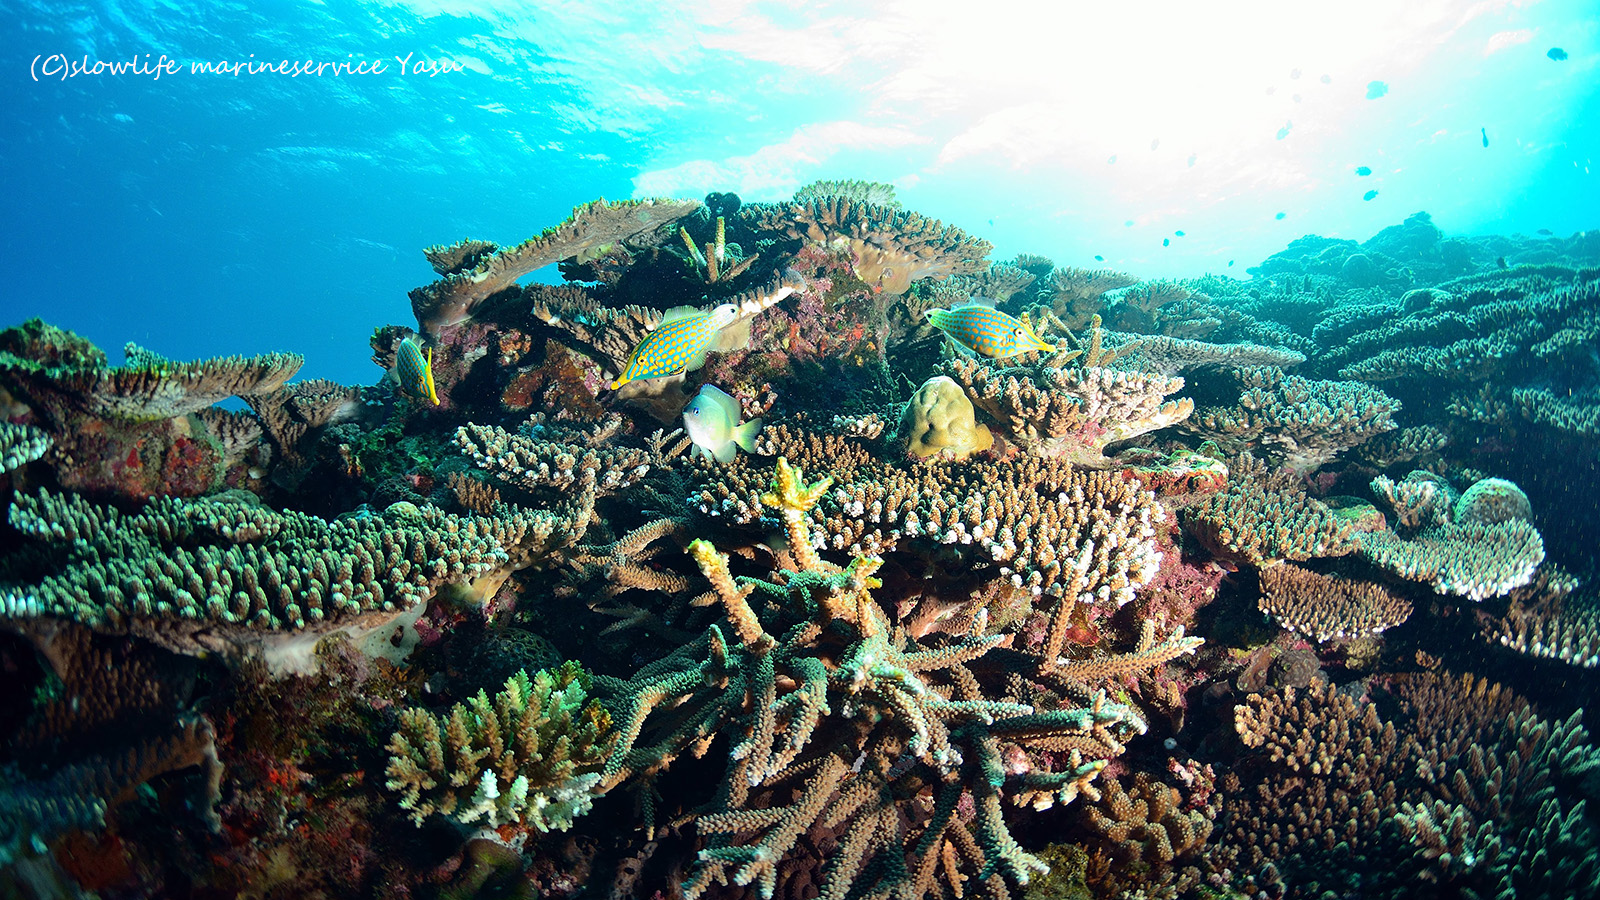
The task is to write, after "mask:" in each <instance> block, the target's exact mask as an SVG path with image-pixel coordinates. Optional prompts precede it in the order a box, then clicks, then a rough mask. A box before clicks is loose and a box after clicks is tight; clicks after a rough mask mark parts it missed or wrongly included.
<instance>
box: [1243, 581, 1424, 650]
mask: <svg viewBox="0 0 1600 900" xmlns="http://www.w3.org/2000/svg"><path fill="white" fill-rule="evenodd" d="M1257 605H1258V606H1259V607H1260V609H1261V611H1262V612H1264V613H1266V614H1267V615H1269V616H1271V617H1273V618H1274V619H1276V620H1277V621H1278V624H1280V625H1282V626H1283V627H1285V628H1288V629H1290V630H1292V631H1298V632H1300V633H1301V634H1304V635H1306V636H1307V637H1309V638H1311V639H1312V640H1316V641H1328V640H1335V639H1348V638H1357V637H1361V636H1362V635H1366V634H1376V633H1378V632H1380V631H1383V630H1385V629H1387V628H1392V627H1394V626H1396V625H1399V624H1401V623H1403V622H1405V620H1406V619H1407V618H1408V617H1409V616H1410V615H1411V601H1409V600H1407V599H1406V598H1405V597H1403V596H1401V595H1399V594H1397V593H1395V592H1394V591H1392V590H1390V589H1389V588H1387V587H1385V586H1384V585H1382V584H1379V583H1378V582H1375V581H1362V580H1360V579H1357V578H1349V577H1346V576H1342V575H1323V574H1321V573H1320V572H1314V571H1312V570H1310V569H1306V568H1303V567H1301V566H1297V565H1294V564H1293V563H1284V564H1283V565H1279V566H1268V567H1267V568H1264V569H1262V570H1261V599H1260V600H1259V601H1258V603H1257Z"/></svg>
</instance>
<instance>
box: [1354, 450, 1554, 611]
mask: <svg viewBox="0 0 1600 900" xmlns="http://www.w3.org/2000/svg"><path fill="white" fill-rule="evenodd" d="M1492 481H1494V482H1498V484H1491V485H1489V486H1486V487H1485V488H1483V489H1480V490H1478V491H1477V492H1476V493H1474V492H1473V491H1472V490H1470V489H1469V491H1468V494H1464V495H1462V498H1461V499H1462V500H1467V501H1468V502H1467V503H1466V504H1465V505H1462V504H1460V503H1457V504H1456V506H1455V507H1454V508H1452V507H1451V506H1450V505H1449V504H1450V491H1449V486H1448V485H1447V484H1443V483H1442V482H1440V481H1438V480H1437V479H1436V477H1434V476H1431V475H1430V474H1428V473H1416V472H1414V473H1412V475H1411V476H1407V478H1406V480H1405V481H1403V482H1401V483H1400V484H1399V485H1396V484H1395V483H1394V482H1392V481H1390V480H1389V479H1388V478H1384V477H1382V476H1380V477H1379V478H1378V479H1376V480H1374V481H1373V489H1374V490H1375V491H1377V492H1378V493H1379V494H1380V495H1385V496H1386V497H1387V498H1390V499H1391V503H1393V505H1394V507H1395V510H1396V512H1397V514H1398V515H1399V518H1400V522H1401V524H1402V526H1403V527H1404V526H1408V525H1410V526H1414V527H1416V528H1419V529H1420V530H1418V531H1417V532H1416V534H1414V535H1412V536H1410V537H1406V536H1402V535H1401V534H1399V533H1396V532H1393V531H1387V530H1385V531H1373V532H1368V533H1365V534H1362V535H1359V537H1358V543H1359V545H1360V549H1361V555H1362V556H1364V557H1365V558H1367V559H1368V560H1370V561H1372V562H1373V563H1374V564H1376V565H1377V566H1379V567H1381V568H1383V569H1385V570H1387V571H1389V572H1391V573H1393V574H1395V575H1398V576H1400V577H1401V578H1405V579H1409V580H1411V581H1422V582H1427V583H1428V584H1429V586H1430V587H1432V588H1433V589H1434V590H1435V591H1437V592H1439V593H1441V594H1455V595H1458V596H1462V597H1466V598H1468V599H1471V600H1483V599H1484V598H1486V597H1498V596H1501V595H1503V594H1505V593H1506V592H1508V591H1510V590H1511V589H1512V588H1516V587H1520V586H1522V585H1524V584H1527V583H1528V582H1529V580H1530V579H1532V578H1533V573H1534V572H1535V571H1536V570H1537V569H1538V568H1539V564H1540V563H1541V562H1543V561H1544V540H1543V539H1542V538H1541V537H1540V535H1539V531H1538V529H1536V528H1534V527H1533V524H1532V523H1531V522H1529V521H1528V520H1527V519H1525V518H1521V517H1520V514H1521V512H1522V511H1524V510H1526V509H1527V498H1526V497H1525V496H1522V497H1520V499H1518V497H1519V496H1520V495H1521V491H1520V490H1517V489H1516V485H1512V484H1510V482H1505V481H1501V480H1500V479H1492ZM1504 485H1510V488H1511V491H1515V492H1516V494H1515V495H1513V494H1511V491H1508V490H1507V489H1506V488H1505V487H1504ZM1469 495H1472V496H1471V497H1470V498H1469ZM1508 509H1509V510H1511V512H1510V513H1508V512H1507V510H1508Z"/></svg>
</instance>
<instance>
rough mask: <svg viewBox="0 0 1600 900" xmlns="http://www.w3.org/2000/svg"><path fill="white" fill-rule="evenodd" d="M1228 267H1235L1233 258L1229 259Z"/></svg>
mask: <svg viewBox="0 0 1600 900" xmlns="http://www.w3.org/2000/svg"><path fill="white" fill-rule="evenodd" d="M1228 268H1230V269H1231V268H1233V260H1231V259H1230V260H1228Z"/></svg>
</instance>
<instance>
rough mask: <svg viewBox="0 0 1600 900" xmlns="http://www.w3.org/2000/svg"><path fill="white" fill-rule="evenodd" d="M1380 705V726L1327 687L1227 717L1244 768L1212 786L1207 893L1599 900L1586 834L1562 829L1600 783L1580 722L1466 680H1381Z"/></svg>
mask: <svg viewBox="0 0 1600 900" xmlns="http://www.w3.org/2000/svg"><path fill="white" fill-rule="evenodd" d="M1385 693H1387V694H1388V695H1389V697H1390V698H1392V700H1393V701H1394V703H1395V705H1396V707H1397V709H1396V713H1395V714H1394V715H1393V716H1391V717H1389V719H1388V721H1385V719H1384V717H1380V715H1379V713H1378V706H1377V705H1376V704H1373V703H1371V702H1367V703H1362V702H1360V701H1357V700H1355V699H1352V698H1351V697H1350V696H1348V695H1346V694H1344V693H1341V692H1339V691H1337V690H1335V689H1334V688H1333V687H1332V686H1331V685H1329V684H1327V683H1326V682H1314V683H1312V684H1311V685H1310V686H1308V687H1307V688H1305V689H1304V690H1303V691H1296V690H1295V689H1293V688H1290V689H1286V690H1285V691H1284V692H1283V693H1282V694H1281V695H1271V696H1266V695H1252V696H1251V697H1250V698H1248V700H1247V702H1246V703H1245V704H1243V705H1240V706H1238V707H1236V708H1235V724H1236V727H1237V730H1238V733H1239V735H1240V739H1241V741H1242V742H1243V743H1244V745H1245V746H1246V747H1247V748H1251V749H1252V750H1254V751H1255V752H1254V753H1253V754H1252V755H1251V756H1250V757H1248V758H1247V759H1246V760H1244V761H1241V764H1240V766H1239V767H1237V768H1236V771H1235V773H1234V774H1232V775H1229V776H1226V777H1225V778H1224V779H1223V780H1222V784H1221V786H1222V789H1223V792H1224V793H1225V794H1226V796H1227V798H1228V799H1227V801H1226V803H1225V806H1224V812H1223V816H1222V827H1221V828H1220V829H1219V839H1217V840H1216V841H1214V849H1213V851H1212V853H1211V854H1210V855H1209V858H1208V864H1209V865H1210V867H1211V868H1212V870H1213V873H1214V877H1216V878H1217V880H1218V881H1219V882H1223V883H1227V882H1231V883H1232V885H1233V886H1234V887H1236V888H1238V889H1241V890H1245V891H1247V892H1249V893H1250V894H1252V895H1257V896H1262V895H1264V896H1267V897H1288V898H1314V897H1323V896H1327V894H1326V893H1325V892H1333V893H1334V894H1336V895H1337V894H1342V893H1346V892H1349V891H1353V890H1358V891H1359V892H1360V893H1361V895H1362V896H1366V897H1374V898H1395V900H1399V898H1402V897H1409V898H1424V900H1431V898H1443V897H1459V896H1480V897H1487V896H1495V897H1517V898H1522V900H1526V898H1550V900H1554V898H1558V897H1560V898H1575V900H1576V898H1589V897H1594V896H1597V895H1600V834H1597V832H1596V830H1595V829H1594V827H1593V826H1592V825H1590V824H1589V823H1588V822H1587V821H1586V820H1585V818H1584V816H1583V814H1582V813H1581V812H1578V813H1576V814H1574V813H1573V810H1575V809H1581V807H1582V805H1583V802H1584V801H1583V800H1582V799H1581V798H1580V797H1579V796H1578V791H1577V790H1576V789H1575V788H1576V787H1577V786H1578V785H1579V784H1580V783H1582V782H1583V780H1584V779H1585V778H1588V777H1592V776H1593V775H1594V773H1595V772H1596V771H1600V753H1597V751H1596V750H1595V749H1594V748H1593V747H1592V746H1590V745H1589V742H1588V733H1587V732H1586V731H1585V730H1584V728H1583V726H1582V724H1581V716H1580V715H1579V714H1574V715H1573V716H1571V717H1570V718H1568V719H1567V720H1566V721H1564V722H1563V721H1560V720H1555V721H1551V720H1547V719H1544V718H1541V717H1540V716H1539V715H1537V714H1536V713H1535V711H1534V710H1533V708H1532V707H1531V706H1530V705H1529V704H1528V703H1527V701H1525V700H1523V699H1522V698H1520V697H1518V696H1516V695H1515V694H1513V693H1512V692H1511V691H1509V690H1507V689H1505V688H1503V687H1501V686H1500V685H1497V684H1492V683H1490V682H1488V681H1485V680H1482V679H1479V678H1476V677H1474V676H1471V675H1466V676H1460V677H1455V676H1444V675H1433V674H1425V675H1414V676H1394V677H1392V678H1390V679H1388V681H1387V685H1386V687H1385ZM1396 722H1403V723H1406V724H1407V726H1408V727H1407V728H1406V729H1405V731H1401V730H1399V729H1397V728H1396V725H1395V723H1396Z"/></svg>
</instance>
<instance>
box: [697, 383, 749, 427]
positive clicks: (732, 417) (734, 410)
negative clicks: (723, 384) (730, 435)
mask: <svg viewBox="0 0 1600 900" xmlns="http://www.w3.org/2000/svg"><path fill="white" fill-rule="evenodd" d="M700 394H701V396H703V397H705V398H706V399H707V400H710V401H711V402H712V403H715V404H716V405H717V406H718V407H720V408H721V409H722V411H723V412H724V413H726V414H727V416H728V424H729V425H733V424H737V423H738V421H739V416H740V415H742V414H743V413H744V409H742V408H741V407H740V406H739V401H737V400H735V399H733V398H732V397H730V396H728V392H727V391H724V390H723V389H722V388H719V387H717V386H716V385H714V384H707V385H703V386H701V388H700Z"/></svg>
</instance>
